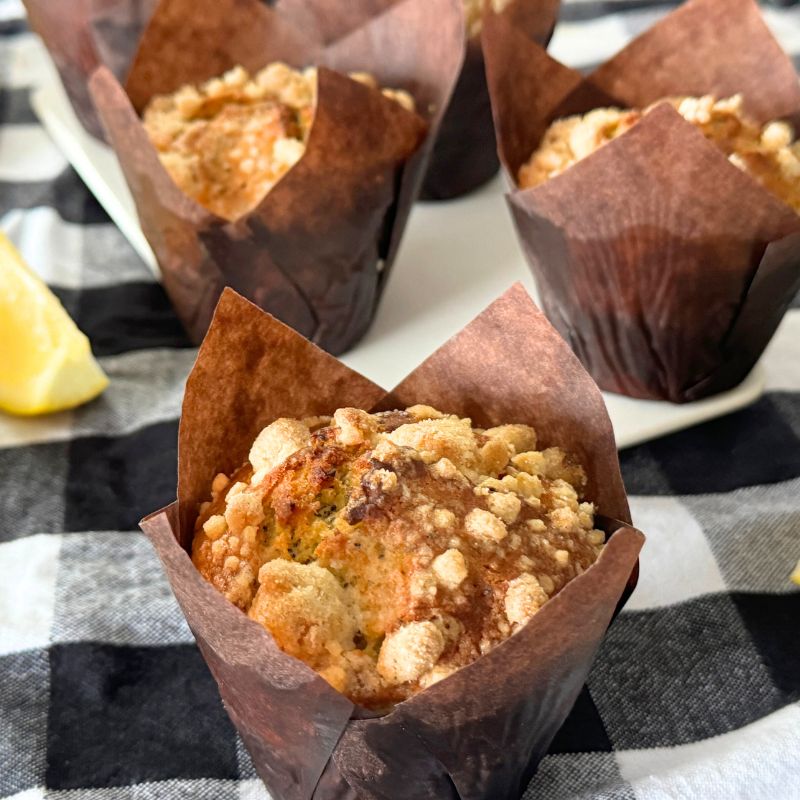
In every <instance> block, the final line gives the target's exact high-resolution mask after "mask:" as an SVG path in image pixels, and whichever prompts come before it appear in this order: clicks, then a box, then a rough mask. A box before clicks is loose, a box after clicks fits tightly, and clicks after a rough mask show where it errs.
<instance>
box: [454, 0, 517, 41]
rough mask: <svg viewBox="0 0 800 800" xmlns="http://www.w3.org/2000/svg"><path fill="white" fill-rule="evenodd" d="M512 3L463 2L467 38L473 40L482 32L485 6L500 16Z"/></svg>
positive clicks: (505, 0)
mask: <svg viewBox="0 0 800 800" xmlns="http://www.w3.org/2000/svg"><path fill="white" fill-rule="evenodd" d="M510 2H511V0H463V3H464V17H465V20H466V28H467V38H469V39H471V38H472V37H473V36H477V35H478V34H479V33H480V32H481V28H483V9H484V6H488V8H489V10H490V11H493V12H494V13H495V14H499V13H500V12H501V11H503V9H505V7H506V6H507V5H509V3H510Z"/></svg>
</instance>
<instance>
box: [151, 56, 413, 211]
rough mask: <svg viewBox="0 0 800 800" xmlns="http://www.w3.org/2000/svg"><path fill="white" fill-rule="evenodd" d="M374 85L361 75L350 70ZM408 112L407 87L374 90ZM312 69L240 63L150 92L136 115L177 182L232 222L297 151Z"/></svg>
mask: <svg viewBox="0 0 800 800" xmlns="http://www.w3.org/2000/svg"><path fill="white" fill-rule="evenodd" d="M350 77H351V78H352V79H353V80H357V81H359V82H360V83H364V84H366V85H368V86H371V87H373V88H376V89H377V88H378V86H377V82H376V81H375V79H374V78H373V77H372V76H370V75H368V74H367V73H363V72H357V73H355V72H354V73H351V74H350ZM381 91H382V93H383V94H384V95H385V96H386V97H388V98H389V99H391V100H394V101H395V102H397V103H399V104H400V105H401V106H403V107H404V108H405V109H407V110H408V111H414V106H415V104H414V100H413V98H412V97H411V95H410V94H408V92H405V91H402V90H399V89H382V90H381ZM316 94H317V71H316V69H315V68H313V67H310V68H307V69H305V70H295V69H292V68H291V67H289V66H288V65H287V64H283V63H281V62H275V63H272V64H268V65H267V66H266V67H264V68H263V69H261V70H260V71H259V72H257V73H256V74H255V75H252V76H251V75H250V74H249V73H248V72H247V70H245V69H244V68H243V67H241V66H237V67H234V68H233V69H231V70H229V71H228V72H226V73H225V74H224V75H222V76H221V77H218V78H212V79H211V80H209V81H206V82H205V83H203V84H201V85H199V86H183V87H181V88H180V89H178V90H177V91H176V92H173V93H172V94H169V95H157V96H155V97H153V98H152V100H151V101H150V102H149V103H148V105H147V107H146V108H145V110H144V114H143V121H144V127H145V130H146V131H147V134H148V136H149V137H150V141H151V142H152V143H153V146H154V147H155V148H156V150H157V151H158V154H159V158H160V160H161V163H162V164H163V165H164V168H165V169H166V170H167V172H168V173H169V174H170V176H171V177H172V179H173V180H174V181H175V183H177V184H178V186H179V187H180V188H181V189H182V190H183V191H184V192H185V193H186V194H187V195H189V196H190V197H192V198H193V199H194V200H196V201H197V202H198V203H199V204H200V205H202V206H205V207H206V208H207V209H209V210H210V211H212V212H214V213H215V214H217V215H218V216H220V217H222V218H224V219H228V220H236V219H239V218H240V217H242V216H244V215H245V214H247V213H248V212H249V211H251V210H252V209H253V208H255V207H256V206H257V205H258V204H259V203H260V202H261V200H263V199H264V197H265V196H266V194H267V192H269V191H270V189H272V187H273V186H274V185H275V184H276V183H277V182H278V181H279V180H280V179H281V178H282V177H283V176H284V175H285V174H286V173H287V172H288V171H289V170H290V169H291V168H292V167H293V166H294V165H295V164H296V163H297V162H298V161H299V160H300V159H301V158H302V157H303V154H304V153H305V148H306V144H307V142H308V136H309V133H310V131H311V125H312V122H313V117H314V106H315V104H316Z"/></svg>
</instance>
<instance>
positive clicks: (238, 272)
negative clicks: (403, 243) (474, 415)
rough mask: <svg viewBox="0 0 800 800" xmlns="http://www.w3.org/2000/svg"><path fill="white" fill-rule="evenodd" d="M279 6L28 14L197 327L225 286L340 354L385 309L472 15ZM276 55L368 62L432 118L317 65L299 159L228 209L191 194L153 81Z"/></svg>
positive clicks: (361, 66) (202, 1)
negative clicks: (154, 120) (163, 138)
mask: <svg viewBox="0 0 800 800" xmlns="http://www.w3.org/2000/svg"><path fill="white" fill-rule="evenodd" d="M284 2H286V4H287V7H289V8H288V10H287V13H285V14H284V13H282V12H281V11H280V10H275V9H272V8H270V7H269V6H267V5H265V4H263V3H262V2H260V0H196V1H194V0H192V1H189V0H161V1H160V2H157V3H156V2H155V0H79V2H77V3H76V4H75V5H74V7H73V6H72V5H71V4H65V3H60V2H58V3H57V2H55V0H28V9H29V13H31V17H32V21H33V23H34V27H35V28H36V29H37V30H38V31H39V32H40V33H41V34H42V36H43V38H44V39H45V42H46V43H47V45H48V47H49V48H50V51H51V53H52V54H53V57H54V59H55V60H56V62H57V63H58V64H59V68H60V69H61V73H62V76H63V77H64V82H65V86H66V87H67V89H68V91H69V92H70V95H71V97H72V99H73V104H74V105H75V107H76V110H77V111H78V112H79V115H80V117H81V119H82V121H83V124H84V125H85V126H86V127H87V129H89V130H92V131H93V132H95V133H96V132H97V128H98V124H97V119H96V115H97V114H99V116H100V117H101V118H102V123H103V127H104V128H105V130H106V134H107V139H108V141H109V142H110V143H111V144H112V146H113V147H114V148H115V150H116V152H117V156H118V158H119V160H120V164H121V166H122V169H123V172H124V173H125V177H126V179H127V181H128V185H129V187H130V188H131V192H132V194H133V197H134V200H135V203H136V207H137V212H138V215H139V220H140V223H141V226H142V230H143V232H144V234H145V237H146V238H147V239H148V241H149V243H150V245H151V246H152V248H153V250H154V252H155V254H156V258H157V260H158V262H159V266H160V268H161V272H162V276H163V282H164V286H165V288H166V290H167V293H168V294H169V296H170V299H171V300H172V303H173V305H174V306H175V309H176V311H177V313H178V315H179V317H180V318H181V320H182V322H183V324H184V326H185V327H186V329H187V331H188V333H189V335H190V337H191V338H192V339H193V340H194V341H195V342H199V341H200V340H201V339H202V337H203V335H204V333H205V331H206V329H207V327H208V324H209V321H210V319H211V315H212V313H213V309H214V305H215V303H216V301H217V299H218V298H219V295H220V292H221V291H222V288H223V286H225V285H230V286H233V287H234V288H236V289H237V291H239V292H241V293H242V294H244V295H245V296H247V297H248V298H250V299H251V300H253V301H254V302H255V303H257V304H258V305H259V306H261V307H262V308H264V309H266V310H268V311H270V312H271V313H274V314H275V315H276V316H278V317H279V318H280V319H282V320H284V321H285V322H287V323H288V324H289V325H291V326H293V327H295V328H296V329H297V330H299V331H300V332H301V333H303V335H305V336H307V337H308V338H310V339H312V340H313V341H315V342H316V343H318V344H319V345H320V346H322V347H324V348H325V349H327V350H329V351H331V352H335V353H340V352H343V351H344V350H346V349H347V348H349V347H350V346H352V345H353V344H354V343H355V342H356V341H358V339H359V338H360V337H361V336H362V335H363V334H364V332H365V331H366V329H367V327H368V325H369V323H370V322H371V320H372V317H373V316H374V312H375V308H376V306H377V303H378V300H379V297H380V294H381V291H382V289H383V286H384V285H385V283H386V280H387V277H388V274H389V271H390V268H391V266H392V264H393V262H394V257H395V255H396V252H397V248H398V246H399V242H400V239H401V236H402V233H403V230H404V228H405V224H406V222H407V219H408V214H409V212H410V208H411V205H412V204H413V201H414V199H415V198H416V197H417V195H418V193H419V187H420V183H421V181H422V178H423V175H424V171H425V165H426V163H427V160H428V157H429V155H430V150H431V147H432V146H433V140H434V138H435V135H436V132H437V130H438V128H439V124H440V122H441V117H442V115H443V113H444V109H445V108H446V107H447V103H448V100H449V97H450V94H451V92H452V88H453V85H454V83H455V80H456V78H457V75H458V71H459V69H460V66H461V62H462V60H463V19H462V10H461V5H460V0H400V1H398V0H394V2H392V3H391V4H389V3H388V2H387V1H386V0H385V1H384V2H381V0H352V2H350V3H348V4H342V3H336V4H334V3H332V2H324V1H323V0H320V2H319V3H318V5H319V8H318V11H319V13H323V12H324V14H325V16H324V19H325V21H326V26H327V27H326V28H325V29H322V28H321V25H318V26H317V27H316V28H314V27H313V26H310V25H306V27H308V28H309V32H308V33H307V32H305V31H303V30H300V29H299V28H298V27H296V24H295V23H296V22H298V20H299V21H302V17H298V16H297V12H296V9H297V8H299V7H300V3H299V2H298V0H284ZM312 6H314V7H316V5H315V4H314V3H312V2H309V7H312ZM387 6H390V7H388V8H387ZM292 8H295V11H294V12H293V13H289V12H290V11H292ZM309 14H310V11H308V10H307V11H306V18H308V16H309ZM333 34H335V35H333ZM320 37H321V38H320ZM79 56H80V58H78V57H79ZM277 60H281V61H286V62H287V63H289V64H291V65H293V66H297V67H303V66H306V65H309V64H319V65H321V66H322V67H328V68H330V69H331V70H337V71H338V72H347V71H365V72H369V73H371V74H372V75H373V76H374V77H375V78H376V79H377V80H378V82H379V83H380V85H382V86H385V87H391V88H401V89H406V90H408V91H409V92H410V93H411V94H412V95H413V97H414V98H415V100H416V103H417V108H418V111H419V113H412V112H409V111H407V110H405V109H404V108H402V107H401V106H399V105H398V104H396V103H394V102H392V101H389V100H387V99H386V98H384V97H383V96H382V95H381V94H380V92H378V91H377V90H375V89H371V88H369V87H364V86H362V85H353V81H350V80H349V79H346V78H344V77H343V76H341V75H337V74H334V73H333V72H328V71H326V70H324V69H322V70H321V74H320V78H319V92H318V103H317V108H316V113H315V118H314V124H313V127H312V131H311V134H310V139H309V142H308V146H307V148H306V152H305V154H304V156H303V158H302V159H301V160H300V161H299V162H298V164H297V165H296V166H295V167H294V168H293V169H292V170H290V171H289V172H288V173H287V174H286V175H285V176H284V178H283V179H282V180H281V181H280V182H279V183H278V184H277V185H276V186H275V187H274V188H273V189H272V191H271V192H269V193H268V195H267V196H266V197H265V198H264V200H263V201H262V203H261V204H260V205H259V206H258V207H257V208H255V209H254V210H253V211H252V212H250V213H249V214H247V215H246V216H244V217H242V218H240V219H238V220H236V221H235V222H228V221H226V220H223V219H220V218H219V217H217V216H215V215H214V214H212V213H210V212H208V211H207V210H205V209H204V208H202V207H201V206H199V205H198V204H197V203H195V202H194V201H193V200H191V199H190V198H188V197H187V196H186V195H184V194H183V192H181V191H180V189H179V188H178V187H177V186H176V184H175V183H174V182H173V181H172V179H171V178H170V176H169V175H168V174H167V172H166V171H165V170H164V168H163V167H162V166H161V164H160V162H159V160H158V157H157V154H156V151H155V149H154V148H153V147H152V145H151V144H150V141H149V139H148V137H147V134H146V132H145V131H144V128H143V126H142V125H141V122H140V120H139V117H138V114H139V113H140V112H141V111H142V110H143V109H144V107H145V106H146V105H147V102H148V101H149V100H150V98H151V97H152V96H153V95H155V94H161V93H167V92H172V91H174V90H176V89H177V88H179V87H180V86H182V85H184V84H186V83H197V82H201V81H204V80H207V79H209V78H211V77H214V76H216V75H219V74H221V73H222V72H224V71H225V70H227V69H230V68H231V67H233V66H235V65H237V64H241V65H243V66H244V67H245V68H247V69H248V70H250V71H256V70H258V69H260V68H261V67H262V66H264V65H266V64H267V63H270V62H272V61H277ZM89 74H91V75H92V78H91V80H90V81H89V85H90V89H89V90H88V91H87V76H88V75H89ZM122 80H124V83H125V89H123V88H122V85H121V83H120V81H122Z"/></svg>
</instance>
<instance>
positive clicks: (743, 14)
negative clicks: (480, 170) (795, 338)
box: [482, 0, 800, 403]
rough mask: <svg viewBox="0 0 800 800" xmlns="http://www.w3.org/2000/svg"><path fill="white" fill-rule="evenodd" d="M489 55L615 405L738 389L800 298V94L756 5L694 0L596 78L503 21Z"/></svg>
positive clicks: (547, 299)
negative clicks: (799, 130)
mask: <svg viewBox="0 0 800 800" xmlns="http://www.w3.org/2000/svg"><path fill="white" fill-rule="evenodd" d="M482 41H483V46H484V53H485V56H486V63H487V77H488V81H489V86H490V92H491V97H492V104H493V114H494V120H495V127H496V130H497V135H498V143H499V151H500V155H501V159H502V161H503V164H504V168H505V170H506V172H507V175H508V177H509V180H510V181H511V183H512V185H513V186H514V189H513V190H512V191H511V192H510V193H509V195H508V199H509V206H510V209H511V213H512V216H513V219H514V223H515V226H516V228H517V233H518V236H519V240H520V243H521V244H522V247H523V251H524V253H525V256H526V258H527V260H528V263H529V266H530V268H531V271H532V272H533V275H534V278H535V280H536V283H537V286H538V289H539V295H540V297H541V300H542V304H543V308H544V310H545V313H546V314H547V315H548V317H549V319H550V320H551V322H552V323H553V324H554V325H555V326H556V328H557V329H558V330H559V332H560V333H561V335H562V336H563V337H564V339H565V340H566V341H567V342H568V343H569V344H570V346H571V347H572V349H573V351H574V352H575V354H576V355H577V356H578V357H579V358H580V360H581V362H582V363H583V364H584V366H585V367H586V368H587V370H588V371H589V372H590V374H591V375H592V377H593V378H594V379H595V380H596V381H597V383H598V385H599V386H600V387H601V388H602V389H604V390H606V391H610V392H615V393H619V394H623V395H628V396H630V397H635V398H641V399H648V400H667V401H670V402H674V403H685V402H691V401H694V400H698V399H701V398H704V397H708V396H711V395H715V394H718V393H720V392H724V391H727V390H729V389H732V388H733V387H735V386H736V385H737V384H739V383H740V382H741V381H743V380H744V378H745V377H746V376H747V374H748V373H749V372H750V370H751V369H752V368H753V367H754V366H755V364H756V362H757V361H758V359H759V357H760V356H761V354H762V352H763V351H764V348H765V347H766V346H767V344H768V343H769V341H770V339H771V337H772V335H773V333H774V332H775V330H776V328H777V326H778V324H779V323H780V321H781V318H782V316H783V314H784V312H785V310H786V308H787V307H788V305H789V303H790V302H791V300H792V298H793V297H794V295H795V294H796V293H797V291H798V290H800V255H799V254H800V246H799V245H800V217H798V214H797V208H798V205H797V203H798V180H797V179H798V175H797V171H798V161H797V155H798V153H797V145H796V143H793V142H792V128H794V127H796V125H797V123H798V122H799V121H800V82H799V81H798V77H797V74H796V72H795V70H794V67H793V64H792V62H791V59H789V57H788V56H787V55H786V54H785V53H783V52H782V50H781V49H780V46H779V45H778V43H777V42H776V41H775V39H774V37H773V36H772V34H771V33H770V31H769V29H768V28H767V26H766V24H765V23H764V20H763V19H762V17H761V13H760V10H759V7H758V5H757V4H756V3H755V2H753V0H734V3H733V6H732V5H731V3H729V2H724V1H723V0H689V2H687V3H685V4H684V5H682V6H681V7H679V8H678V9H677V10H675V11H673V12H671V13H670V14H668V15H667V16H666V17H664V18H663V19H662V20H661V21H660V22H658V23H656V24H655V25H654V26H653V27H652V28H650V29H649V30H648V31H645V32H644V33H643V34H641V35H640V36H639V37H637V38H636V39H634V40H633V41H632V42H631V43H630V44H629V45H628V46H627V47H625V48H624V49H623V50H621V51H620V52H619V53H618V54H617V55H616V56H614V57H613V58H612V59H610V60H609V61H608V62H606V63H605V64H602V65H601V66H599V67H598V68H597V69H596V70H594V71H593V72H592V73H591V74H590V75H587V76H585V77H584V76H582V75H581V74H580V73H578V72H576V71H575V70H572V69H569V68H568V67H566V66H564V65H562V64H559V63H558V62H557V61H555V60H554V59H552V58H550V57H549V56H548V55H547V54H546V53H545V52H544V50H543V49H542V48H541V47H540V46H539V45H537V44H536V43H535V42H533V41H531V40H530V39H528V38H526V37H525V36H523V35H521V34H520V32H519V31H518V30H516V29H514V28H513V27H512V26H509V25H507V24H506V23H505V21H504V20H503V19H502V18H499V17H487V18H486V19H485V21H484V30H483V34H482ZM641 110H645V111H647V113H643V112H642V111H641Z"/></svg>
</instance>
